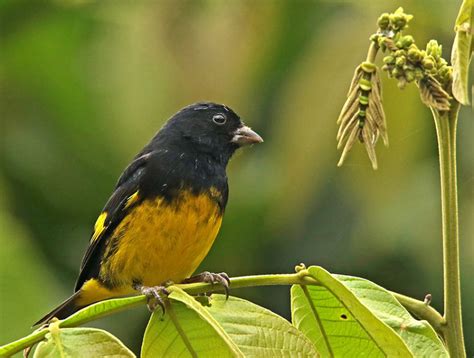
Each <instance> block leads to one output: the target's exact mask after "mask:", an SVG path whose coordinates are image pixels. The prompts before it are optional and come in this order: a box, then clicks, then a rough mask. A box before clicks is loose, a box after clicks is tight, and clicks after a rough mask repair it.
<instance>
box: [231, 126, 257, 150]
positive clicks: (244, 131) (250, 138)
mask: <svg viewBox="0 0 474 358" xmlns="http://www.w3.org/2000/svg"><path fill="white" fill-rule="evenodd" d="M231 142H232V143H235V144H238V145H239V146H240V147H242V146H244V145H249V144H256V143H262V142H263V139H262V137H260V136H259V135H258V134H257V133H256V132H254V131H253V130H251V129H250V127H247V126H243V127H240V128H237V129H236V131H235V132H234V136H233V137H232V140H231Z"/></svg>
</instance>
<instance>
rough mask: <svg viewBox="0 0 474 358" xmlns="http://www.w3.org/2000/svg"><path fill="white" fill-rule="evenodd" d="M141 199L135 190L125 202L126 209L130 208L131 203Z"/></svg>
mask: <svg viewBox="0 0 474 358" xmlns="http://www.w3.org/2000/svg"><path fill="white" fill-rule="evenodd" d="M138 199H139V196H138V191H136V192H134V193H133V194H132V195H130V196H129V197H128V199H127V202H126V203H125V209H127V208H129V207H130V206H131V205H133V204H135V203H136V202H137V201H138Z"/></svg>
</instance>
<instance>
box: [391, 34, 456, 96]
mask: <svg viewBox="0 0 474 358" xmlns="http://www.w3.org/2000/svg"><path fill="white" fill-rule="evenodd" d="M386 41H393V40H391V39H386ZM395 47H396V49H394V50H393V51H390V52H389V54H388V55H387V56H385V57H384V59H383V62H384V65H383V66H382V70H384V71H386V72H387V73H388V76H389V77H391V78H396V79H397V80H398V87H399V88H404V87H405V86H406V85H407V83H411V82H415V81H416V82H419V81H420V80H422V79H423V78H425V77H426V76H429V75H430V76H433V77H434V78H435V79H436V80H437V81H438V82H440V84H441V85H442V86H443V87H445V88H446V87H448V86H449V85H450V83H451V81H452V67H451V66H449V65H448V63H447V62H446V60H445V59H444V58H443V57H441V45H438V43H437V42H436V41H435V40H431V41H430V42H429V43H428V44H427V46H426V50H420V49H419V48H418V46H416V44H415V43H414V40H413V37H412V36H410V35H405V36H399V39H398V40H397V41H396V42H395Z"/></svg>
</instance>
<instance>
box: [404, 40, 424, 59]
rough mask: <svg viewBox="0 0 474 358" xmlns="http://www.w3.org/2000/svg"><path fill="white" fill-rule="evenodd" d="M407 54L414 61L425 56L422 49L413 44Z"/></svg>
mask: <svg viewBox="0 0 474 358" xmlns="http://www.w3.org/2000/svg"><path fill="white" fill-rule="evenodd" d="M407 56H408V59H409V60H410V61H412V62H418V61H421V59H422V58H423V56H422V54H421V51H420V50H419V49H418V47H416V45H413V44H412V45H411V46H410V47H409V48H408V52H407Z"/></svg>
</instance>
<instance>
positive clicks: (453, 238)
mask: <svg viewBox="0 0 474 358" xmlns="http://www.w3.org/2000/svg"><path fill="white" fill-rule="evenodd" d="M459 107H460V104H459V103H458V102H456V101H452V104H451V109H450V111H449V112H442V113H439V112H438V111H436V110H434V109H431V112H432V113H433V118H434V121H435V125H436V134H437V138H438V149H439V166H440V182H441V207H442V226H443V269H444V270H443V272H444V274H443V281H444V319H445V321H446V329H445V336H444V338H445V340H446V345H447V347H448V351H449V354H450V356H451V357H466V352H465V348H464V336H463V327H462V314H461V281H460V268H459V233H458V196H457V178H456V126H457V120H458V113H459Z"/></svg>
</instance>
